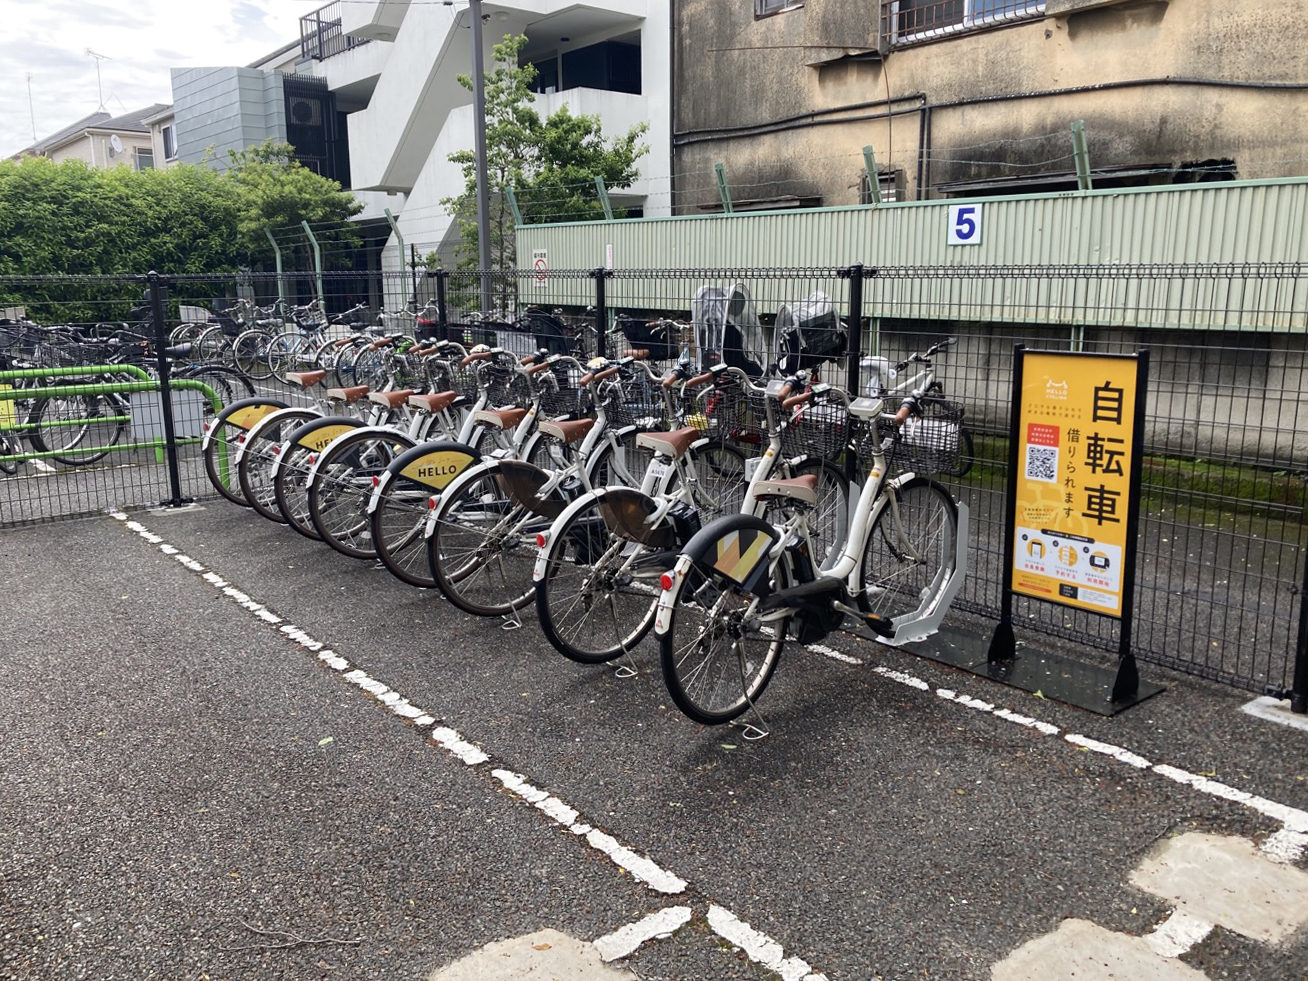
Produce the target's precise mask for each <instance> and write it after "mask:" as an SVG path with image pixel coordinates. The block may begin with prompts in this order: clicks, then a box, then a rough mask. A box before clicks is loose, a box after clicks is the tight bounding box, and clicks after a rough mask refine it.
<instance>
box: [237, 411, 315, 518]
mask: <svg viewBox="0 0 1308 981" xmlns="http://www.w3.org/2000/svg"><path fill="white" fill-rule="evenodd" d="M321 416H322V413H321V412H319V411H318V410H317V409H309V408H300V407H293V408H284V409H282V410H280V411H279V412H276V413H274V414H272V415H269V416H267V417H266V418H264V419H262V420H260V421H259V423H258V424H256V425H255V426H253V427H251V429H250V430H249V431H248V432H247V433H245V436H244V438H243V439H242V441H241V443H242V445H241V450H240V459H239V460H238V461H237V464H236V481H237V486H238V487H240V489H241V498H242V501H243V503H244V504H245V505H246V506H247V507H250V508H252V509H253V510H254V511H255V513H256V514H260V515H262V516H263V517H265V518H267V519H268V520H269V521H273V522H276V523H277V524H285V523H286V517H285V515H283V514H282V510H281V508H279V507H278V506H277V489H276V487H275V486H274V485H273V475H272V465H273V463H274V462H275V461H276V458H277V457H276V450H277V449H278V447H280V446H281V445H282V443H284V442H286V440H287V439H288V438H289V437H290V435H291V433H292V432H294V431H295V430H296V429H299V428H300V427H301V426H303V425H304V424H305V423H306V422H311V421H312V420H314V419H318V418H320V417H321Z"/></svg>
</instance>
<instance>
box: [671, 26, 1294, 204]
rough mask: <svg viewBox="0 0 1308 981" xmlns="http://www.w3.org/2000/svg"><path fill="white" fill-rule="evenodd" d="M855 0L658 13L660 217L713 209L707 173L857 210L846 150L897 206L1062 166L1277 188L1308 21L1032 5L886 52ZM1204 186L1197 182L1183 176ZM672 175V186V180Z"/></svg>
mask: <svg viewBox="0 0 1308 981" xmlns="http://www.w3.org/2000/svg"><path fill="white" fill-rule="evenodd" d="M880 12H881V8H880V5H879V4H876V3H873V2H871V0H806V2H805V3H804V4H803V5H801V6H797V7H795V8H793V9H791V10H787V11H785V12H783V13H780V14H776V15H773V16H768V17H761V18H755V17H754V14H753V5H752V4H750V3H746V2H737V3H729V4H724V3H721V2H718V0H675V3H674V15H673V16H674V27H673V36H674V45H675V49H676V53H675V58H676V67H675V71H674V74H675V77H676V79H677V82H676V100H675V108H674V123H673V130H674V132H673V141H674V148H675V149H674V154H675V158H676V164H675V168H674V169H675V171H676V172H677V173H678V175H679V179H678V189H677V192H676V198H677V206H678V213H690V212H693V211H694V210H695V209H697V208H699V207H702V206H706V205H707V206H712V205H713V204H715V202H716V194H717V191H716V185H715V184H714V183H713V182H712V179H711V175H712V170H713V164H714V163H715V162H718V161H721V162H724V163H725V165H726V169H727V174H728V180H729V182H730V183H731V184H733V185H735V186H738V187H741V188H757V189H759V190H758V192H757V193H756V194H755V195H754V196H757V197H760V198H763V197H768V196H774V197H779V196H791V197H797V198H804V199H811V198H817V199H818V200H819V201H820V203H821V204H823V205H840V204H854V203H858V193H859V182H860V178H861V177H862V173H863V154H862V148H863V147H864V146H871V147H872V148H873V151H874V155H875V159H876V162H877V164H878V167H879V168H884V169H886V170H894V171H899V172H900V173H901V174H902V178H903V183H904V187H905V190H906V192H907V196H908V197H909V198H910V199H919V198H924V197H938V196H952V195H954V194H959V193H967V191H966V190H964V189H958V188H954V187H952V185H958V184H962V183H964V182H969V181H970V182H977V181H991V180H996V179H1006V180H1012V181H1014V186H1013V187H1012V189H1013V190H1017V189H1019V188H1020V186H1021V184H1022V182H1023V181H1025V180H1027V179H1029V178H1030V177H1032V176H1033V175H1038V174H1045V173H1054V172H1062V173H1064V174H1067V173H1069V172H1072V171H1073V170H1074V166H1073V160H1072V139H1071V133H1070V124H1071V123H1072V121H1074V120H1084V122H1085V129H1086V136H1087V143H1088V150H1089V154H1088V156H1089V160H1090V164H1091V167H1092V168H1095V169H1097V170H1102V171H1108V170H1113V169H1122V168H1129V169H1135V170H1138V171H1141V173H1139V174H1136V175H1134V176H1133V177H1130V178H1125V180H1130V181H1133V182H1134V183H1156V182H1165V181H1170V180H1172V179H1173V178H1172V177H1171V174H1170V173H1169V172H1170V171H1171V170H1172V169H1173V168H1177V167H1184V166H1185V165H1187V164H1193V163H1197V162H1206V161H1231V162H1232V163H1231V165H1230V170H1231V171H1232V172H1233V174H1234V176H1236V177H1239V178H1246V179H1252V178H1266V177H1281V176H1294V175H1298V174H1300V173H1302V172H1303V169H1304V163H1303V160H1302V155H1301V154H1298V153H1297V152H1295V151H1293V150H1287V148H1293V147H1297V146H1301V145H1302V144H1303V143H1304V140H1305V138H1306V137H1308V112H1306V111H1305V109H1308V85H1305V80H1306V79H1308V45H1306V44H1305V40H1308V22H1306V21H1305V20H1304V18H1303V12H1302V10H1301V9H1300V8H1299V7H1297V6H1296V5H1293V4H1232V3H1229V2H1224V0H1170V2H1169V0H1133V2H1120V0H1108V2H1103V0H1096V2H1093V3H1092V2H1087V0H1048V2H1047V5H1046V8H1045V12H1043V13H1039V12H1036V13H1035V15H1034V16H1031V17H1027V18H1024V19H1017V20H1013V21H1010V22H1007V23H1003V24H1000V25H996V26H992V27H988V28H986V29H976V30H961V31H957V32H955V33H946V34H942V35H940V36H937V37H934V38H931V39H929V40H925V41H919V42H915V43H899V42H898V41H897V40H896V39H895V38H893V36H891V37H888V36H887V34H888V33H889V34H893V31H892V32H886V31H885V30H884V29H883V26H882V22H881V20H882V18H881V16H880ZM1200 173H1202V171H1200ZM683 175H684V176H683Z"/></svg>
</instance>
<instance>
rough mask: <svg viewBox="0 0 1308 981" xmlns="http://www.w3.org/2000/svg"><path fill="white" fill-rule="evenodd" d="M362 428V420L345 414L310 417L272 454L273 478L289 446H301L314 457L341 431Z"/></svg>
mask: <svg viewBox="0 0 1308 981" xmlns="http://www.w3.org/2000/svg"><path fill="white" fill-rule="evenodd" d="M362 428H363V423H362V422H360V421H359V420H358V419H350V418H348V417H346V416H322V417H320V418H318V419H310V420H309V421H308V422H306V423H305V424H304V425H303V426H299V427H297V428H295V429H293V430H291V434H290V435H289V436H288V437H287V438H286V439H285V440H284V441H283V442H282V445H281V446H280V447H279V448H278V451H277V452H276V453H275V454H273V463H272V469H271V473H272V476H273V478H274V479H275V478H276V476H277V474H278V473H279V472H280V471H281V468H282V461H284V460H285V459H286V457H287V456H288V455H289V454H290V450H291V447H293V446H302V447H304V448H305V449H307V450H309V451H311V453H313V454H314V455H315V457H316V455H317V454H319V453H321V452H322V451H323V450H324V449H326V447H327V445H328V444H329V443H330V442H331V441H332V440H334V439H335V438H336V437H337V436H339V435H341V433H344V432H348V431H350V430H354V429H362Z"/></svg>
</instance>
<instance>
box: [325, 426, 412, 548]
mask: <svg viewBox="0 0 1308 981" xmlns="http://www.w3.org/2000/svg"><path fill="white" fill-rule="evenodd" d="M416 445H417V443H416V441H415V440H414V439H413V438H412V437H411V436H409V435H407V434H406V433H403V432H399V431H398V430H389V431H378V430H376V429H373V428H372V427H369V428H367V429H364V430H360V431H358V432H353V433H346V434H345V435H343V436H340V437H338V438H337V439H335V440H333V441H332V442H331V443H330V444H329V445H328V446H327V448H326V449H324V450H323V451H322V453H321V454H320V455H319V456H318V460H317V462H316V463H315V464H314V468H313V473H312V474H311V476H310V482H309V520H310V521H312V522H313V527H314V528H315V529H316V530H317V532H318V535H319V537H320V538H321V539H322V540H323V541H324V542H326V543H327V544H328V545H330V546H331V547H332V548H334V549H335V550H336V551H338V552H340V553H341V554H342V555H348V556H349V557H350V558H354V559H373V558H376V557H377V548H376V546H375V545H374V543H373V539H372V523H371V521H370V520H369V517H368V501H369V500H370V499H371V498H372V488H373V480H374V478H378V477H380V475H381V474H382V473H383V472H385V470H386V468H387V467H388V466H389V465H390V464H391V462H392V461H394V460H395V459H396V457H398V456H399V455H400V454H401V453H403V452H404V451H405V450H410V449H412V448H413V447H414V446H416Z"/></svg>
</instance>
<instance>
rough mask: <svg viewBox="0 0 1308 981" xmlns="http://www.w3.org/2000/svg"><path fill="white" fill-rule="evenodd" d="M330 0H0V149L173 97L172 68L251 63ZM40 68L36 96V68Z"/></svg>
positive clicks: (295, 33) (291, 36) (5, 151)
mask: <svg viewBox="0 0 1308 981" xmlns="http://www.w3.org/2000/svg"><path fill="white" fill-rule="evenodd" d="M325 3H326V0H98V2H92V0H0V157H9V156H12V155H13V154H15V153H17V152H18V151H19V150H22V149H23V148H25V147H28V146H31V145H32V143H34V142H35V140H34V139H33V138H32V130H33V117H35V129H36V138H37V139H44V138H45V137H47V136H49V135H50V134H51V133H54V132H56V131H58V130H61V129H63V128H64V127H65V126H70V125H72V124H73V123H75V122H77V120H79V119H81V118H83V117H85V116H89V115H90V114H91V113H93V112H95V111H96V110H97V109H99V108H100V104H101V95H99V94H97V89H96V78H95V68H96V61H95V59H93V58H92V57H91V56H90V55H88V54H87V53H86V50H87V48H90V49H91V50H92V51H94V52H95V53H96V54H98V55H104V56H105V58H104V60H102V61H101V62H100V89H99V91H100V92H102V93H103V100H104V108H105V111H106V112H109V113H112V114H113V115H115V116H118V115H122V114H124V113H128V112H135V111H136V110H137V109H143V108H145V107H146V106H148V105H151V104H153V103H156V102H163V103H171V102H172V101H173V97H172V88H171V84H170V78H169V69H171V68H188V67H197V66H205V67H210V66H222V65H248V64H249V63H250V62H252V61H255V60H257V59H259V58H261V57H263V56H264V55H265V54H267V53H269V52H270V51H275V50H276V49H277V48H280V47H281V46H282V45H284V44H288V43H290V42H291V41H295V40H298V38H299V33H300V27H299V19H300V17H301V16H302V15H305V14H309V13H311V12H312V11H314V10H316V9H317V8H318V7H320V6H323V5H324V4H325ZM29 74H30V75H31V102H30V106H29V101H28V75H29Z"/></svg>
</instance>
